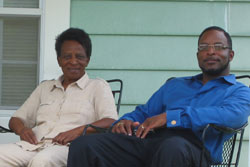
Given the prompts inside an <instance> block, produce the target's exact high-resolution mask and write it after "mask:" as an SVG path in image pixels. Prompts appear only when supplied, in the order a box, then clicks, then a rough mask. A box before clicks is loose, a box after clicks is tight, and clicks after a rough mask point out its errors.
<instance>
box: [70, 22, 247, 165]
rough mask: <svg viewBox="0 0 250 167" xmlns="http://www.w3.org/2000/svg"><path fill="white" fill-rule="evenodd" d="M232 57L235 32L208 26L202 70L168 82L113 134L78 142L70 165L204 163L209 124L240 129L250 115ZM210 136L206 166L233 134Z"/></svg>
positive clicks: (203, 38) (200, 44)
mask: <svg viewBox="0 0 250 167" xmlns="http://www.w3.org/2000/svg"><path fill="white" fill-rule="evenodd" d="M233 57H234V51H233V50H232V41H231V37H230V35H229V34H228V33H227V32H225V30H223V29H222V28H220V27H215V26H213V27H208V28H207V29H205V30H204V31H203V32H202V33H201V35H200V36H199V40H198V52H197V58H198V62H199V66H200V68H201V70H202V74H199V75H196V76H192V77H182V78H175V79H172V80H170V81H168V82H166V83H165V84H164V85H163V86H162V87H161V88H160V89H159V90H158V91H157V92H155V93H154V94H153V96H152V97H151V98H150V99H149V101H148V102H147V103H146V104H145V105H140V106H137V107H136V109H135V110H134V111H133V112H131V113H127V114H125V115H124V116H122V117H121V118H120V119H119V120H118V121H116V122H115V123H114V124H113V128H112V132H113V133H104V134H94V135H87V136H82V137H79V138H78V139H76V140H75V141H73V143H72V144H71V145H70V150H69V156H68V167H80V166H84V167H145V166H146V167H200V166H199V164H200V155H201V150H202V144H201V133H202V130H203V129H204V127H205V126H206V125H207V124H209V123H213V124H216V125H222V126H228V127H231V128H239V127H241V126H242V125H243V124H244V123H246V122H247V119H248V116H249V114H250V91H249V88H248V87H246V86H244V85H243V84H241V83H239V82H237V81H236V79H235V76H234V75H230V74H229V72H230V62H231V61H232V60H233ZM208 136H209V137H208V139H207V142H206V143H205V147H206V149H207V152H206V154H205V157H203V162H202V166H203V167H207V166H209V164H210V162H211V161H212V162H220V161H221V154H222V147H223V143H224V141H225V140H226V139H228V138H229V137H231V136H232V135H223V134H219V133H218V132H216V131H215V130H214V131H213V130H210V131H209V134H208Z"/></svg>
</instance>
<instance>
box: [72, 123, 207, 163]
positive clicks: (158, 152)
mask: <svg viewBox="0 0 250 167" xmlns="http://www.w3.org/2000/svg"><path fill="white" fill-rule="evenodd" d="M200 156H201V143H200V141H199V140H198V139H197V138H196V137H195V136H194V134H193V133H192V132H191V131H189V130H183V129H179V130H176V129H175V130H174V129H172V130H171V129H167V128H164V129H160V130H157V131H155V132H153V133H150V134H148V135H147V138H146V139H140V138H137V137H135V136H126V135H122V134H113V133H103V134H93V135H87V136H81V137H79V138H77V139H76V140H75V141H73V142H72V143H71V145H70V148H69V157H68V167H200V166H199V164H200ZM208 157H209V155H208V153H207V155H206V156H205V157H204V158H203V165H202V167H208V166H209V165H208V163H209V160H208V159H209V158H208Z"/></svg>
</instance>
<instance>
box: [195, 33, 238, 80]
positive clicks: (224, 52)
mask: <svg viewBox="0 0 250 167" xmlns="http://www.w3.org/2000/svg"><path fill="white" fill-rule="evenodd" d="M202 45H203V46H204V45H209V47H208V49H205V50H198V52H197V58H198V62H199V66H200V68H201V70H202V71H203V73H204V74H207V75H210V76H221V75H228V74H229V69H230V67H229V62H230V61H231V60H232V59H233V57H234V52H233V51H232V50H231V49H229V48H223V49H218V47H213V46H214V45H215V46H225V47H228V42H227V38H226V37H225V35H224V33H223V32H222V31H218V30H209V31H207V32H205V33H204V34H203V35H202V37H201V38H200V41H199V46H202Z"/></svg>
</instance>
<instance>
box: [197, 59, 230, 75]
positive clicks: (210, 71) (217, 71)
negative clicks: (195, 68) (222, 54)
mask: <svg viewBox="0 0 250 167" xmlns="http://www.w3.org/2000/svg"><path fill="white" fill-rule="evenodd" d="M229 62H230V61H229V60H228V62H227V63H226V64H224V65H223V66H221V67H220V68H218V69H208V70H207V69H205V68H203V67H200V68H201V70H202V72H203V73H204V74H207V75H210V76H219V75H220V74H222V73H223V72H224V71H225V69H226V68H228V66H229Z"/></svg>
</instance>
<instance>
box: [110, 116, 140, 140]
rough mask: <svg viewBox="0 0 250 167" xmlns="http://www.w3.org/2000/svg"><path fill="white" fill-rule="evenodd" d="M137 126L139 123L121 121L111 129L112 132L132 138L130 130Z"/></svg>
mask: <svg viewBox="0 0 250 167" xmlns="http://www.w3.org/2000/svg"><path fill="white" fill-rule="evenodd" d="M139 125H140V123H139V122H133V121H130V120H121V121H119V122H118V123H116V124H115V125H114V127H113V128H112V132H113V133H122V134H125V135H129V136H132V130H133V129H134V128H135V127H137V126H139Z"/></svg>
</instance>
